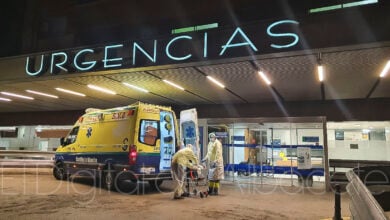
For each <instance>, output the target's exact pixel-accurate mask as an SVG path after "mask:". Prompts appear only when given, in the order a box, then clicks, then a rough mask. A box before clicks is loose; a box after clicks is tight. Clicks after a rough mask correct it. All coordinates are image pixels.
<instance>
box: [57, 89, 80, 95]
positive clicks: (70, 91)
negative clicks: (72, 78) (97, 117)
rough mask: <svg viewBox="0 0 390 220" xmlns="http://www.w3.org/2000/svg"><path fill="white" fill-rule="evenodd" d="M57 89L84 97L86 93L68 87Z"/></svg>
mask: <svg viewBox="0 0 390 220" xmlns="http://www.w3.org/2000/svg"><path fill="white" fill-rule="evenodd" d="M56 90H58V91H61V92H66V93H69V94H72V95H77V96H83V97H84V96H85V94H83V93H79V92H75V91H72V90H68V89H63V88H56Z"/></svg>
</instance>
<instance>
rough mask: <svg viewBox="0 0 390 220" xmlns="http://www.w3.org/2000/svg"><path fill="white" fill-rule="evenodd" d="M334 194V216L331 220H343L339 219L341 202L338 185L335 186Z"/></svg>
mask: <svg viewBox="0 0 390 220" xmlns="http://www.w3.org/2000/svg"><path fill="white" fill-rule="evenodd" d="M335 187H336V192H335V193H334V216H333V220H343V218H341V201H340V185H339V184H337V185H336V186H335Z"/></svg>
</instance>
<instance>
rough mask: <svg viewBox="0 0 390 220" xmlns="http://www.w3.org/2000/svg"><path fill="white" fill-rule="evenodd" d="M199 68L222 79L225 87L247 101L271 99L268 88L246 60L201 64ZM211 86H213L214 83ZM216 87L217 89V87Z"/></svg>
mask: <svg viewBox="0 0 390 220" xmlns="http://www.w3.org/2000/svg"><path fill="white" fill-rule="evenodd" d="M199 69H200V70H201V71H203V72H205V73H206V74H210V75H211V74H213V76H215V77H218V79H223V82H224V84H225V86H226V88H228V89H229V90H231V91H233V92H234V93H236V94H238V95H239V96H241V97H243V98H244V99H245V100H248V102H259V101H271V100H272V96H271V94H270V92H269V90H268V88H266V87H265V86H264V83H263V82H262V81H261V79H260V78H259V76H258V74H257V71H256V70H255V69H254V68H253V67H252V66H251V64H250V63H249V62H248V61H246V62H237V63H226V64H220V65H210V66H202V67H199ZM211 86H213V87H215V86H214V85H211ZM216 89H217V90H218V88H216ZM219 90H220V89H219ZM225 93H226V92H225ZM234 99H236V97H234ZM238 103H239V102H238Z"/></svg>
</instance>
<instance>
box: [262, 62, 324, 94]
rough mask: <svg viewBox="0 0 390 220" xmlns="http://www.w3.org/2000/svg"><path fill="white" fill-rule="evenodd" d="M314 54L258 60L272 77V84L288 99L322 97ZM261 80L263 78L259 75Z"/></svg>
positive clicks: (263, 69) (270, 77) (269, 76)
mask: <svg viewBox="0 0 390 220" xmlns="http://www.w3.org/2000/svg"><path fill="white" fill-rule="evenodd" d="M313 58H314V57H313V56H312V55H303V56H295V57H292V56H289V57H280V58H271V59H264V60H257V61H256V62H257V64H258V65H259V66H260V68H261V70H262V71H264V73H265V74H266V75H267V76H268V78H269V79H272V81H271V82H272V86H273V87H274V88H275V89H276V90H277V91H278V92H279V93H280V95H281V96H282V97H283V98H284V100H286V101H298V100H301V101H309V100H319V99H321V90H320V89H319V88H320V87H319V85H320V82H319V81H318V75H317V74H316V72H317V62H316V59H313ZM259 80H261V78H260V77H259Z"/></svg>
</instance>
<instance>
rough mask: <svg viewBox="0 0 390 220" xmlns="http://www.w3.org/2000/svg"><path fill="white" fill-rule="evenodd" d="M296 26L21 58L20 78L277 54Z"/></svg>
mask: <svg viewBox="0 0 390 220" xmlns="http://www.w3.org/2000/svg"><path fill="white" fill-rule="evenodd" d="M298 26H299V22H298V21H295V20H280V21H276V22H273V23H271V24H268V25H264V24H263V25H259V26H256V25H255V24H254V25H252V27H251V28H247V27H246V28H241V27H236V28H233V29H232V28H230V29H228V30H227V29H224V30H215V31H209V32H206V31H204V32H196V33H191V34H181V35H172V37H170V38H168V39H166V38H165V39H153V40H145V41H132V42H125V43H120V44H111V45H107V46H103V47H99V48H85V49H81V50H76V51H75V50H69V51H56V52H53V53H49V54H41V55H37V56H29V57H27V58H26V66H25V67H26V68H25V70H26V74H27V75H29V76H40V75H42V74H44V73H50V74H58V73H60V72H65V73H77V72H89V71H100V70H109V69H119V68H132V67H141V66H149V65H164V64H171V63H178V62H194V61H204V60H211V59H220V58H231V57H240V56H249V55H252V54H261V53H265V52H279V51H280V50H283V49H284V50H286V49H289V48H290V49H291V48H294V47H296V45H297V44H298V42H299V39H300V37H299V35H298V31H297V30H298V29H299V27H298Z"/></svg>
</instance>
